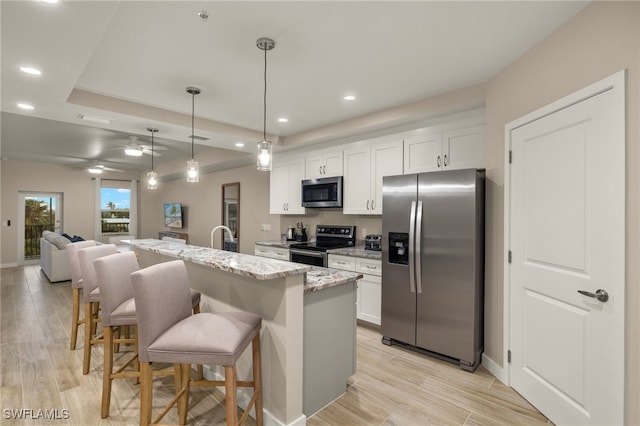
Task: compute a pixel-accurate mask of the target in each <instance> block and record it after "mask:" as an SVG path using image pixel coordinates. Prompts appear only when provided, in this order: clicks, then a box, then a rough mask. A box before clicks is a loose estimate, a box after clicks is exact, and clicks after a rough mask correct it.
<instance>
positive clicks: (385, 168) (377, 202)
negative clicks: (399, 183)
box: [368, 140, 403, 214]
mask: <svg viewBox="0 0 640 426" xmlns="http://www.w3.org/2000/svg"><path fill="white" fill-rule="evenodd" d="M402 159H403V158H402V141H401V140H400V141H396V142H387V143H380V144H376V145H373V146H372V147H371V171H372V173H371V178H372V179H371V209H370V210H369V211H368V214H382V177H383V176H394V175H401V174H402Z"/></svg>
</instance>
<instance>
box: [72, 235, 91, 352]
mask: <svg viewBox="0 0 640 426" xmlns="http://www.w3.org/2000/svg"><path fill="white" fill-rule="evenodd" d="M96 244H97V243H96V242H95V241H94V240H87V241H78V242H75V243H71V244H67V247H66V250H67V253H68V256H69V270H70V271H71V288H72V289H73V296H72V298H73V310H72V313H71V342H70V344H69V349H71V350H74V349H75V348H76V341H77V340H78V326H79V325H80V324H84V319H80V290H82V271H81V270H80V262H79V261H78V250H80V249H83V248H85V247H93V246H95V245H96Z"/></svg>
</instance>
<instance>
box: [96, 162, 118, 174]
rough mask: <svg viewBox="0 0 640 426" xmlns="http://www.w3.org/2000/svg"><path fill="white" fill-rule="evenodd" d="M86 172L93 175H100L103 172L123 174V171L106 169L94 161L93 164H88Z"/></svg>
mask: <svg viewBox="0 0 640 426" xmlns="http://www.w3.org/2000/svg"><path fill="white" fill-rule="evenodd" d="M87 171H88V172H89V173H91V174H94V175H99V174H102V172H103V171H106V172H118V173H122V172H124V170H121V169H114V168H113V167H107V166H105V165H104V164H102V163H100V162H99V161H94V162H93V164H90V165H89V166H88V167H87Z"/></svg>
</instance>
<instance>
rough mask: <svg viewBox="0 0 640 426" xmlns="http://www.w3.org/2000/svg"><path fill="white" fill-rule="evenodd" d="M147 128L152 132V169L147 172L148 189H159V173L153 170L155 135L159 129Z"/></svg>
mask: <svg viewBox="0 0 640 426" xmlns="http://www.w3.org/2000/svg"><path fill="white" fill-rule="evenodd" d="M147 130H148V131H150V132H151V171H150V172H148V173H147V189H158V174H157V173H156V172H155V171H154V170H153V157H154V155H155V151H154V150H153V135H154V133H156V132H157V131H158V129H155V128H153V127H147Z"/></svg>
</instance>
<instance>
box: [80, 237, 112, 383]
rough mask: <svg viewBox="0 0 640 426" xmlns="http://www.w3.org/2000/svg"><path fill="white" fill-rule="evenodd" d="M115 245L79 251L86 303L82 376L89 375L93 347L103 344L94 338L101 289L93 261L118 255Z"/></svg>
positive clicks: (83, 295)
mask: <svg viewBox="0 0 640 426" xmlns="http://www.w3.org/2000/svg"><path fill="white" fill-rule="evenodd" d="M117 252H118V250H117V249H116V245H115V244H101V245H97V246H94V247H86V248H83V249H80V250H78V261H79V263H80V270H81V271H82V299H83V301H84V356H83V361H82V374H89V368H90V367H91V347H92V346H93V345H99V344H102V343H103V339H102V337H97V336H94V334H95V332H96V327H97V324H98V321H99V319H98V303H99V302H100V288H99V287H98V280H97V278H96V270H95V268H94V267H93V261H94V260H96V259H97V258H99V257H103V256H108V255H110V254H115V253H117Z"/></svg>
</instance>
